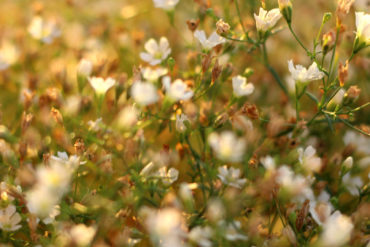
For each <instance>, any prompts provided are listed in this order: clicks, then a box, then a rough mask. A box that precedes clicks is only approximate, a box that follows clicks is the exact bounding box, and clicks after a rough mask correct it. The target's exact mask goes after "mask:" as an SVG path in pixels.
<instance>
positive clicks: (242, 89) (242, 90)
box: [232, 75, 254, 97]
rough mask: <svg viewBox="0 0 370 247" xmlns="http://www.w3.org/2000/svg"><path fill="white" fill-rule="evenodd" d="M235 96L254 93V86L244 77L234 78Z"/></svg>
mask: <svg viewBox="0 0 370 247" xmlns="http://www.w3.org/2000/svg"><path fill="white" fill-rule="evenodd" d="M232 83H233V90H234V94H235V95H236V96H237V97H241V96H247V95H250V94H252V93H253V91H254V86H253V84H252V83H250V82H249V83H247V78H245V77H243V76H240V75H238V76H235V77H233V78H232Z"/></svg>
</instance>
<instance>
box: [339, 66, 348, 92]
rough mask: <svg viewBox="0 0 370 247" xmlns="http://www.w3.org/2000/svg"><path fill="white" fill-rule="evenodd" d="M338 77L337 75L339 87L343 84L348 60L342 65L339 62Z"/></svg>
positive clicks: (346, 75) (346, 73)
mask: <svg viewBox="0 0 370 247" xmlns="http://www.w3.org/2000/svg"><path fill="white" fill-rule="evenodd" d="M338 74H339V75H338V77H339V85H340V86H341V87H343V86H344V81H345V80H346V79H347V77H348V60H347V61H346V63H345V64H344V65H343V64H342V63H339V69H338Z"/></svg>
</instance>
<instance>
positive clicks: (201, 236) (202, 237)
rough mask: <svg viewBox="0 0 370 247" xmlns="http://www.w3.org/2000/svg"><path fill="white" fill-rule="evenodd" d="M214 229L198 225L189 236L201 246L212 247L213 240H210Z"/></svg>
mask: <svg viewBox="0 0 370 247" xmlns="http://www.w3.org/2000/svg"><path fill="white" fill-rule="evenodd" d="M212 234H213V231H212V229H211V228H210V227H208V226H206V227H201V226H196V227H194V228H193V229H191V231H190V232H189V234H188V238H189V239H190V241H192V242H193V243H196V244H198V245H199V246H201V247H211V246H212V242H211V241H210V240H209V239H210V238H211V237H212Z"/></svg>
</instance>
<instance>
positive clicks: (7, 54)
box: [0, 42, 19, 71]
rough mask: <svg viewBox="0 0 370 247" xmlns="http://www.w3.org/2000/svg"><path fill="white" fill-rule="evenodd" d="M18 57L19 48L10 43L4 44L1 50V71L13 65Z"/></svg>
mask: <svg viewBox="0 0 370 247" xmlns="http://www.w3.org/2000/svg"><path fill="white" fill-rule="evenodd" d="M18 57H19V52H18V50H17V48H16V47H15V46H14V45H13V44H11V43H9V42H4V43H3V45H2V46H1V48H0V71H2V70H5V69H7V68H8V67H9V66H11V65H13V64H14V63H15V62H16V61H17V59H18Z"/></svg>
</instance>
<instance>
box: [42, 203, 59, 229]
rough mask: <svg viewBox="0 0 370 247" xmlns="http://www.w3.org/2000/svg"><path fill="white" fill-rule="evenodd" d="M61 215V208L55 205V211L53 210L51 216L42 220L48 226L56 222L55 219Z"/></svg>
mask: <svg viewBox="0 0 370 247" xmlns="http://www.w3.org/2000/svg"><path fill="white" fill-rule="evenodd" d="M59 214H60V206H59V205H55V206H54V207H53V209H52V210H51V212H50V214H49V215H48V216H47V217H45V218H44V219H43V220H42V222H44V224H46V225H48V224H51V223H53V222H54V221H55V217H57V216H58V215H59Z"/></svg>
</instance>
